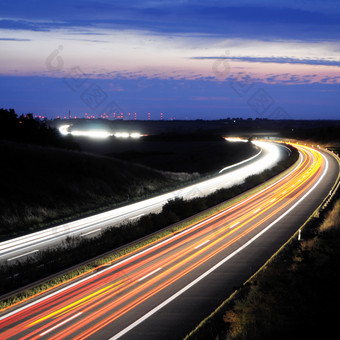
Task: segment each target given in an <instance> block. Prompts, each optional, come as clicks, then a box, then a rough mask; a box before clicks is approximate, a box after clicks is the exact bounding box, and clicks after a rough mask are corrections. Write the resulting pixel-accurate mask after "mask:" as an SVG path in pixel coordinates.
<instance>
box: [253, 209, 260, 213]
mask: <svg viewBox="0 0 340 340" xmlns="http://www.w3.org/2000/svg"><path fill="white" fill-rule="evenodd" d="M260 210H261V209H260V208H258V209H256V210H255V211H254V212H253V214H256V213H257V212H259V211H260Z"/></svg>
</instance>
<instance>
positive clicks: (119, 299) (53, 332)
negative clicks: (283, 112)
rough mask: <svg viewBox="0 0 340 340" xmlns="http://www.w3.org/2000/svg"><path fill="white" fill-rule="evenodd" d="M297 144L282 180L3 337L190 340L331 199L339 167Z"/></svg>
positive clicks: (106, 270) (0, 326) (146, 251)
mask: <svg viewBox="0 0 340 340" xmlns="http://www.w3.org/2000/svg"><path fill="white" fill-rule="evenodd" d="M295 146H296V147H297V148H298V149H299V151H300V155H301V157H300V161H299V164H298V165H297V166H296V167H295V168H294V169H293V170H292V171H291V172H290V173H289V174H287V175H286V176H285V177H283V178H282V179H280V180H279V181H277V182H275V183H274V184H272V185H271V186H269V187H268V188H266V189H264V190H262V191H261V192H258V193H257V194H254V195H252V196H251V197H248V198H247V199H245V200H243V201H241V202H239V203H237V204H234V205H232V206H230V207H229V208H227V209H225V210H224V211H221V212H219V213H217V214H215V215H213V216H210V217H208V218H206V219H204V220H202V221H200V222H199V223H196V224H194V225H191V226H189V227H187V228H186V229H185V230H183V231H181V232H178V233H176V234H174V235H173V236H171V237H167V238H164V239H162V240H160V241H157V242H155V243H154V244H152V245H149V246H147V247H144V248H143V249H140V250H138V251H136V252H135V253H134V254H130V255H129V256H126V257H122V258H121V259H119V260H117V261H115V262H114V263H112V265H110V266H107V267H103V268H102V269H101V270H100V271H98V272H97V273H95V274H93V275H92V276H90V277H87V278H84V279H83V280H81V281H78V282H76V283H73V284H72V285H70V286H68V287H65V286H61V287H60V289H58V290H56V291H55V292H54V293H51V294H49V295H47V296H45V297H43V298H40V299H37V300H35V301H33V302H30V303H29V304H26V305H23V306H22V307H18V308H17V309H15V310H13V311H11V310H8V311H7V312H5V313H3V315H2V316H1V317H0V338H1V339H85V338H89V339H118V338H122V339H160V338H161V339H180V338H182V337H183V336H185V335H186V334H187V333H188V332H189V331H190V330H191V329H193V328H194V327H195V326H196V325H197V324H198V323H199V321H200V320H201V319H202V318H203V317H205V316H207V314H209V313H210V312H211V311H213V310H214V308H216V307H217V306H218V305H219V304H220V303H221V301H222V300H223V299H225V298H226V297H227V296H228V295H229V294H230V293H231V292H232V290H233V287H234V286H237V285H239V284H241V283H242V282H244V280H246V279H247V278H248V277H249V276H250V275H251V274H253V273H254V272H255V271H256V270H257V269H258V268H259V266H260V265H262V264H263V263H264V262H265V261H266V259H268V257H269V256H270V255H271V254H272V253H273V252H274V251H275V250H277V249H278V247H279V246H280V245H281V244H283V243H284V242H285V241H286V240H287V239H288V238H289V237H290V236H291V235H292V234H293V233H294V232H295V231H296V230H297V229H298V228H299V227H300V226H301V224H302V223H303V222H304V221H305V220H306V219H307V218H308V217H309V215H310V214H311V213H312V212H313V211H314V210H315V209H316V208H317V207H318V205H319V204H320V203H321V202H322V200H323V199H324V198H325V197H326V196H327V195H328V193H329V191H330V189H331V188H332V186H333V184H334V182H335V180H336V178H337V175H338V173H339V167H338V163H337V161H336V160H335V159H334V158H333V157H332V156H330V155H328V154H327V153H324V152H322V151H320V150H316V149H313V148H309V147H306V146H299V145H295ZM302 237H303V235H302Z"/></svg>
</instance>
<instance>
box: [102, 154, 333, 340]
mask: <svg viewBox="0 0 340 340" xmlns="http://www.w3.org/2000/svg"><path fill="white" fill-rule="evenodd" d="M321 156H322V157H323V158H324V160H325V162H326V166H325V171H324V173H323V174H322V176H321V177H320V178H319V180H318V181H317V182H316V183H315V184H314V186H313V187H312V188H311V189H310V190H309V191H308V192H307V193H306V194H305V195H303V196H302V197H301V198H300V199H299V200H298V201H297V202H296V203H295V204H294V205H292V206H291V207H290V208H289V209H288V210H287V211H286V212H285V213H283V214H282V215H281V216H280V217H278V218H277V219H276V220H275V221H273V222H272V223H271V224H269V225H268V226H267V227H266V228H264V229H263V230H262V231H260V232H259V233H258V234H257V235H255V236H254V237H253V238H251V239H250V240H249V241H248V242H246V243H245V244H244V245H243V246H241V247H240V248H238V249H236V250H235V251H234V252H233V253H231V254H230V255H228V256H227V257H225V258H224V259H223V260H221V261H220V262H218V263H217V264H215V265H214V266H213V267H211V268H210V269H209V270H208V271H206V272H205V273H203V274H202V275H200V276H199V277H198V278H197V279H196V280H194V281H192V282H191V283H189V284H188V285H186V286H185V287H183V288H182V289H180V290H179V291H178V292H177V293H175V294H174V295H172V296H170V297H169V298H168V299H166V300H165V301H163V302H162V303H160V304H159V305H158V306H157V307H155V308H153V309H152V310H151V311H149V312H148V313H146V314H144V315H143V316H142V317H141V318H139V319H138V320H136V321H135V322H133V323H132V324H131V325H129V326H128V327H126V328H124V329H123V330H121V331H120V332H119V333H117V334H116V335H114V336H113V337H111V338H110V339H109V340H117V339H119V338H120V337H121V336H123V335H124V334H126V333H127V332H129V331H130V330H131V329H133V328H135V327H136V326H138V325H139V324H141V323H142V322H143V321H145V320H146V319H148V318H149V317H150V316H151V315H153V314H155V313H156V312H158V311H159V310H160V309H162V308H163V307H164V306H166V305H167V304H169V303H170V302H172V301H173V300H175V299H176V298H177V297H178V296H180V295H181V294H183V293H184V292H186V291H187V290H188V289H190V288H191V287H192V286H194V285H195V284H196V283H198V282H199V281H201V280H202V279H204V278H205V277H206V276H208V275H209V274H210V273H212V272H213V271H214V270H216V269H217V268H219V267H220V266H222V265H223V264H224V263H225V262H227V261H229V260H230V259H231V258H232V257H234V256H235V255H236V254H238V253H239V252H240V251H241V250H243V249H244V248H246V247H248V246H249V245H250V244H251V243H253V242H254V241H255V240H256V239H257V238H259V237H260V236H261V235H262V234H264V233H265V232H267V231H268V230H269V229H270V228H271V227H273V226H274V225H275V224H276V223H277V222H279V221H280V220H281V219H282V218H283V217H284V216H286V215H287V214H289V213H290V212H291V211H292V210H293V209H294V208H295V207H296V206H297V205H299V204H300V203H301V202H302V201H303V200H304V199H305V198H306V197H307V196H308V195H309V194H310V193H311V192H312V191H313V190H314V189H315V188H316V187H317V186H318V185H319V183H320V182H321V180H322V179H323V178H324V176H325V175H326V173H327V171H328V161H327V159H326V158H325V157H324V156H323V155H322V154H321Z"/></svg>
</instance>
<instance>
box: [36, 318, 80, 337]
mask: <svg viewBox="0 0 340 340" xmlns="http://www.w3.org/2000/svg"><path fill="white" fill-rule="evenodd" d="M80 314H82V312H79V313H78V314H75V315H73V316H71V317H70V318H68V319H66V320H64V321H63V322H60V323H58V324H57V325H55V326H53V327H52V328H50V329H48V330H47V331H45V332H43V333H40V334H39V336H44V335H46V334H48V333H50V332H52V331H54V330H55V329H56V328H58V327H60V326H62V325H64V324H65V323H67V322H69V321H71V320H73V319H75V318H76V317H78V316H79V315H80Z"/></svg>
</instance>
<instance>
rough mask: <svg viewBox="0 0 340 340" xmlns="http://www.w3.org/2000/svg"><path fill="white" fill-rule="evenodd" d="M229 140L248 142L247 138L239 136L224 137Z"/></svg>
mask: <svg viewBox="0 0 340 340" xmlns="http://www.w3.org/2000/svg"><path fill="white" fill-rule="evenodd" d="M224 139H225V140H227V141H228V142H248V140H247V139H242V138H237V137H224Z"/></svg>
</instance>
